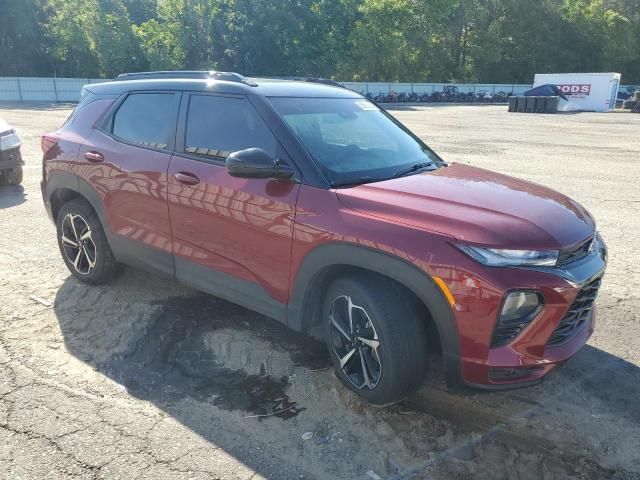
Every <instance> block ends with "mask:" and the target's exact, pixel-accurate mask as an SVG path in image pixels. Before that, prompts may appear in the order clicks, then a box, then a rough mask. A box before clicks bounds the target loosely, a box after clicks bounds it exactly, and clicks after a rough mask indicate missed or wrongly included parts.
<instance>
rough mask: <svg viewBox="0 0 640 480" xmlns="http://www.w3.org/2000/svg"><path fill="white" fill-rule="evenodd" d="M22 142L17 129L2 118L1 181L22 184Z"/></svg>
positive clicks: (0, 124)
mask: <svg viewBox="0 0 640 480" xmlns="http://www.w3.org/2000/svg"><path fill="white" fill-rule="evenodd" d="M21 145H22V142H21V140H20V137H19V136H18V134H17V133H16V131H15V130H14V129H13V128H11V126H9V124H8V123H7V122H5V121H4V120H3V119H1V118H0V183H8V184H10V185H20V184H21V183H22V178H23V171H22V165H23V161H22V155H21V154H20V146H21Z"/></svg>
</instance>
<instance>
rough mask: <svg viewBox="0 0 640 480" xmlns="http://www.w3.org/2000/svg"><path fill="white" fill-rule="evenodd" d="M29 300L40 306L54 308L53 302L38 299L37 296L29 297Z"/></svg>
mask: <svg viewBox="0 0 640 480" xmlns="http://www.w3.org/2000/svg"><path fill="white" fill-rule="evenodd" d="M29 298H30V299H31V300H33V301H34V302H36V303H39V304H40V305H44V306H45V307H47V308H51V307H53V305H52V304H51V302H49V301H47V300H45V299H44V298H41V297H38V296H37V295H29Z"/></svg>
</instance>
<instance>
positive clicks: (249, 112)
mask: <svg viewBox="0 0 640 480" xmlns="http://www.w3.org/2000/svg"><path fill="white" fill-rule="evenodd" d="M252 147H257V148H261V149H263V150H265V151H266V152H268V153H270V154H271V155H273V156H275V155H276V149H277V141H276V139H275V137H274V136H273V134H272V133H271V131H270V130H269V128H268V127H267V126H266V125H265V123H264V122H263V120H262V118H261V117H260V116H259V115H258V113H257V112H256V111H255V109H254V108H253V105H251V104H250V103H249V101H248V100H246V99H244V98H233V97H216V96H210V95H192V96H191V97H190V99H189V111H188V115H187V125H186V134H185V151H186V152H187V153H190V154H192V155H199V156H203V157H209V158H212V159H217V160H224V159H225V158H226V157H227V156H228V155H229V154H230V153H232V152H236V151H238V150H243V149H245V148H252Z"/></svg>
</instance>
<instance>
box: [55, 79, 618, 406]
mask: <svg viewBox="0 0 640 480" xmlns="http://www.w3.org/2000/svg"><path fill="white" fill-rule="evenodd" d="M323 83H327V82H319V81H313V80H307V81H291V80H289V81H282V80H271V79H252V78H245V77H242V76H241V75H238V74H234V73H222V72H154V73H141V74H125V75H121V76H120V77H118V79H117V81H113V82H107V83H102V84H94V85H90V86H87V87H85V89H84V90H83V98H82V101H81V102H80V104H79V105H78V106H77V108H76V109H75V111H74V112H73V114H72V115H71V117H70V118H69V119H68V120H67V122H66V123H65V124H64V125H63V126H62V128H61V129H60V130H58V131H57V132H55V133H51V134H46V135H44V136H43V137H42V149H43V152H44V163H43V181H42V194H43V197H44V202H45V205H46V208H47V210H48V212H49V215H50V216H51V218H52V219H53V220H54V222H55V223H56V226H57V234H58V243H59V246H60V251H61V253H62V258H63V259H64V261H65V263H66V264H67V266H68V267H69V270H70V271H71V273H72V274H73V275H74V276H75V277H76V278H78V279H79V280H81V281H83V282H87V283H91V284H98V283H103V282H106V281H107V280H109V279H110V278H111V277H112V276H113V275H114V273H115V272H116V270H117V266H118V264H119V263H126V264H131V265H135V266H138V267H142V268H145V269H149V270H153V271H156V272H160V273H162V274H166V275H169V276H173V277H175V278H177V279H178V280H180V281H182V282H184V283H186V284H189V285H192V286H193V287H195V288H197V289H200V290H203V291H205V292H209V293H211V294H214V295H216V296H218V297H222V298H224V299H227V300H229V301H232V302H235V303H238V304H241V305H244V306H246V307H248V308H250V309H252V310H255V311H258V312H260V313H262V314H264V315H266V316H269V317H272V318H275V319H277V320H280V321H282V322H284V323H285V324H286V325H288V326H289V327H291V328H293V329H296V330H299V331H302V332H305V333H308V334H310V335H314V336H318V337H322V338H324V339H325V340H326V343H327V346H328V349H329V353H330V355H331V358H332V360H333V363H334V365H335V370H336V373H337V375H338V377H339V378H340V379H341V380H342V381H343V382H344V383H345V384H346V385H347V386H348V387H349V388H351V389H352V390H353V391H355V392H357V393H358V394H360V395H361V396H363V397H364V398H366V399H367V400H369V401H370V402H373V403H377V404H386V403H390V402H394V401H397V400H399V399H401V398H403V397H405V396H406V395H407V394H408V393H410V392H411V391H412V390H414V389H415V388H417V387H418V386H419V385H420V384H421V382H422V381H423V379H424V375H425V369H426V366H427V351H428V349H429V348H434V347H437V346H438V345H439V348H441V350H442V354H443V358H444V364H445V370H446V377H447V382H448V384H449V385H450V386H456V385H472V386H477V387H481V388H488V389H502V388H509V387H519V386H525V385H530V384H533V383H536V382H538V381H540V380H541V379H542V377H543V376H544V375H545V374H547V373H548V372H549V371H550V370H552V369H553V368H554V367H555V366H557V365H559V364H561V363H562V362H564V361H565V360H567V359H568V358H569V357H571V356H572V355H573V354H574V353H576V352H577V351H578V350H579V349H580V348H581V347H582V346H583V345H584V344H585V342H586V341H587V339H588V338H589V336H590V335H591V333H592V331H593V328H594V301H595V298H596V294H597V292H598V287H599V285H600V279H601V277H602V275H603V273H604V269H605V265H606V255H607V253H606V248H605V245H604V243H603V242H602V239H601V238H600V236H599V235H598V234H597V233H596V230H595V225H594V221H593V219H592V217H591V216H590V215H589V213H588V212H587V211H586V210H585V209H584V208H583V207H581V206H580V205H579V204H577V203H576V202H574V201H573V200H571V199H569V198H567V197H565V196H563V195H561V194H559V193H557V192H554V191H552V190H550V189H548V188H545V187H543V186H540V185H536V184H533V183H529V182H526V181H523V180H517V179H515V178H511V177H508V176H505V175H501V174H498V173H493V172H490V171H487V170H483V169H480V168H476V167H471V166H467V165H462V164H452V165H449V164H447V163H445V162H444V161H443V160H442V159H441V158H440V157H439V156H438V155H437V154H436V153H434V152H433V151H432V150H431V149H430V148H429V147H428V146H427V145H425V144H424V143H423V142H422V141H421V140H420V139H419V138H417V137H416V136H415V135H413V134H412V133H411V132H410V131H408V130H407V129H406V128H405V127H404V126H402V125H401V124H400V123H398V122H397V121H396V120H395V119H394V118H393V117H392V116H390V115H389V114H388V113H386V112H385V111H384V110H381V109H379V108H378V107H377V106H376V105H375V104H373V103H371V102H369V101H368V100H367V99H365V98H363V97H362V96H361V95H359V94H357V93H354V92H353V91H350V90H347V89H345V88H340V87H339V86H332V85H327V84H323ZM430 339H432V340H433V341H428V340H430ZM432 346H433V347H432Z"/></svg>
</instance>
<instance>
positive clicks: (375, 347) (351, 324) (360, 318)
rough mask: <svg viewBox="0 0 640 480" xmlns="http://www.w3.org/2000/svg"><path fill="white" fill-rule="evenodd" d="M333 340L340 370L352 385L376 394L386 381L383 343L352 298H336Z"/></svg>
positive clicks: (331, 328)
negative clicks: (383, 381) (374, 390)
mask: <svg viewBox="0 0 640 480" xmlns="http://www.w3.org/2000/svg"><path fill="white" fill-rule="evenodd" d="M329 336H330V341H331V346H332V348H333V352H334V353H335V355H336V356H337V357H338V361H339V366H340V369H341V370H342V372H343V373H344V375H345V376H346V377H347V378H348V379H349V381H350V382H351V384H352V385H353V386H354V387H356V388H358V389H361V390H373V389H374V388H375V387H376V386H377V385H378V382H380V378H381V377H382V357H381V352H380V340H379V339H378V333H377V332H376V329H375V327H374V326H373V322H372V321H371V318H370V317H369V315H368V313H367V311H366V310H365V309H364V308H363V307H360V306H358V305H355V304H354V303H353V301H352V300H351V297H350V296H347V295H341V296H339V297H336V298H335V299H334V300H333V303H332V304H331V311H330V312H329Z"/></svg>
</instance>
